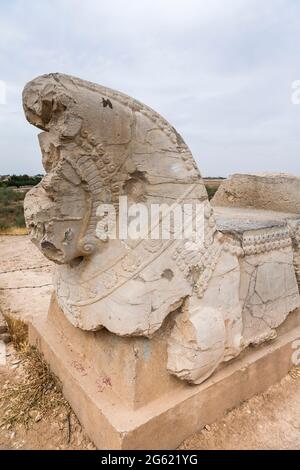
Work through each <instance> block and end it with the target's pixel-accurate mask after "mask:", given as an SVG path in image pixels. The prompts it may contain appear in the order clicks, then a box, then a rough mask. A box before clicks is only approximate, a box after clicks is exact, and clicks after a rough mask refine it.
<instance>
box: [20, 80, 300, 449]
mask: <svg viewBox="0 0 300 470" xmlns="http://www.w3.org/2000/svg"><path fill="white" fill-rule="evenodd" d="M23 100H24V110H25V114H26V117H27V119H28V120H29V122H30V123H32V124H34V125H35V126H37V127H39V128H41V129H42V130H43V132H42V133H41V134H40V135H39V142H40V146H41V150H42V154H43V164H44V167H45V170H46V172H47V174H46V176H45V177H44V178H43V180H42V181H41V183H40V184H39V185H38V186H36V187H35V188H34V189H33V190H32V191H30V192H29V193H28V194H27V195H26V200H25V216H26V220H27V225H28V227H29V229H30V236H31V239H32V241H33V242H34V243H35V245H36V246H37V247H38V248H39V249H40V250H41V252H42V253H43V254H44V255H45V256H46V257H47V258H48V259H50V260H51V261H54V262H55V263H56V274H55V296H54V298H53V299H52V303H51V306H50V310H49V315H48V318H47V319H45V318H41V319H40V320H39V319H36V320H35V321H34V322H33V326H32V328H31V338H32V341H33V342H35V343H36V344H38V346H39V347H40V348H41V349H42V350H43V352H44V354H45V357H46V358H47V360H48V361H49V362H50V363H51V366H52V367H53V368H54V369H55V372H56V373H57V375H58V376H59V377H60V378H61V380H62V381H63V382H64V381H66V380H68V381H71V382H72V383H73V382H74V383H76V381H77V380H78V379H80V380H82V381H83V382H84V383H85V385H84V384H81V385H78V384H77V385H76V390H77V391H78V394H79V395H78V397H72V393H71V392H72V388H71V389H70V388H69V387H66V388H65V393H66V395H67V397H68V399H69V400H70V402H71V404H72V405H73V407H74V408H75V410H76V412H77V414H78V415H79V417H80V419H82V420H83V422H85V423H87V425H88V428H89V431H88V432H89V434H90V435H91V434H92V429H93V426H97V423H96V421H95V416H98V415H99V416H98V417H99V419H100V421H101V423H102V424H103V425H104V428H105V426H108V428H107V435H110V436H111V439H112V441H111V442H113V443H114V445H115V446H116V447H118V446H121V447H122V446H124V447H126V446H128V447H130V446H131V447H133V446H134V444H133V441H131V440H130V443H129V441H128V442H127V444H124V441H126V439H127V437H126V433H127V432H128V433H129V434H128V435H130V439H134V436H135V438H136V439H137V437H136V431H137V429H138V428H139V426H140V427H141V428H143V426H144V425H145V426H146V429H148V431H147V430H146V431H145V433H144V434H143V435H144V436H147V435H148V436H150V435H151V436H152V434H151V433H153V432H156V430H157V425H158V423H159V424H160V426H161V425H162V422H163V423H164V424H165V429H168V430H170V426H173V424H174V423H173V421H174V420H173V419H169V418H170V413H172V407H171V405H170V401H168V400H170V397H171V396H172V397H174V400H175V402H176V400H179V402H177V404H178V410H179V411H178V420H179V421H180V425H181V424H182V419H183V416H184V414H185V413H186V412H187V409H188V408H187V403H188V401H189V398H188V397H190V393H192V394H193V392H191V391H190V387H189V385H188V384H194V386H195V385H199V384H201V383H202V382H204V381H205V380H207V379H209V377H210V376H211V375H212V374H213V373H215V374H218V373H220V372H221V371H222V370H225V369H226V367H228V368H229V367H230V366H231V364H232V363H231V362H230V364H228V365H226V363H228V362H229V361H231V360H233V359H234V358H236V359H235V361H238V360H239V359H238V358H237V356H241V358H243V357H244V356H245V355H247V354H248V353H249V351H248V349H247V348H248V346H250V345H252V346H253V345H254V346H260V347H262V346H261V345H262V344H263V343H264V342H267V341H270V340H273V341H277V339H276V338H277V336H278V334H279V332H282V330H283V329H284V328H285V325H287V324H288V325H290V329H289V330H288V332H289V335H288V338H287V337H286V339H281V340H278V342H277V343H276V344H277V345H280V346H278V348H279V349H278V351H280V352H278V354H279V356H280V357H281V354H283V356H284V357H285V354H287V351H290V346H288V345H289V344H290V341H291V339H292V338H293V337H294V331H293V326H295V327H296V326H298V323H297V321H296V323H295V324H293V321H292V320H291V321H290V318H294V317H295V315H296V313H295V311H296V309H297V308H298V307H299V306H300V296H299V287H298V284H299V273H300V268H299V266H300V262H299V259H300V256H299V253H300V250H299V246H300V235H299V234H300V228H299V227H300V198H299V191H298V189H299V188H298V185H299V181H300V179H299V178H296V177H288V176H287V175H279V176H275V175H272V176H266V175H264V176H257V175H256V176H251V175H245V176H243V175H242V176H241V175H235V176H234V177H232V178H231V179H230V180H229V181H225V182H224V183H223V185H221V187H220V188H219V190H218V192H217V194H216V196H215V198H214V201H213V205H212V206H211V204H210V203H209V201H208V198H207V193H206V190H205V187H204V184H203V181H202V178H201V176H200V173H199V171H198V169H197V166H196V164H195V162H194V160H193V157H192V155H191V152H190V151H189V149H188V147H187V146H186V144H185V143H184V141H183V140H182V138H181V137H180V136H179V135H178V133H177V132H176V130H175V129H174V128H173V127H172V126H171V125H170V124H168V123H167V122H166V121H165V120H164V119H163V118H162V117H161V116H159V115H158V114H157V113H156V112H155V111H153V110H151V109H150V108H148V107H147V106H145V105H143V104H141V103H139V102H137V101H136V100H134V99H132V98H129V97H127V96H125V95H123V94H122V93H119V92H116V91H113V90H110V89H108V88H105V87H102V86H100V85H95V84H92V83H89V82H86V81H83V80H80V79H78V78H74V77H69V76H66V75H61V74H50V75H44V76H41V77H38V78H37V79H35V80H33V81H32V82H30V83H29V84H28V85H27V86H26V87H25V89H24V94H23ZM124 196H126V197H127V198H128V201H129V203H140V204H143V205H144V206H145V207H146V208H147V209H148V208H150V207H152V205H153V204H166V205H167V207H168V208H171V209H172V208H173V207H174V204H175V203H176V204H179V205H180V204H181V205H183V204H198V205H199V206H201V208H202V210H203V238H201V239H200V238H197V236H196V233H195V227H194V228H191V233H190V236H189V237H188V238H184V239H173V238H170V239H164V238H162V237H157V238H155V239H153V238H151V237H150V236H148V235H149V233H148V232H147V231H145V233H144V236H142V237H140V239H138V240H132V239H129V238H126V237H125V238H122V237H121V236H117V237H113V236H112V233H111V232H110V231H109V230H106V231H103V230H102V229H103V228H105V227H108V226H109V225H110V224H111V220H110V216H109V215H107V214H103V213H100V212H99V206H100V205H103V204H111V205H113V207H114V208H115V213H116V217H117V222H118V220H119V218H120V212H121V204H122V202H121V201H122V200H123V199H120V197H121V198H122V197H124ZM193 223H194V221H193V219H191V223H190V226H191V227H192V226H193ZM100 229H101V230H100ZM173 230H175V225H174V227H173ZM118 235H120V234H118ZM297 280H298V282H297ZM292 312H293V313H292ZM290 314H291V315H292V316H293V315H294V317H291V315H290ZM296 317H297V318H298V316H297V315H296ZM47 331H49V337H48V338H47ZM275 349H276V347H275ZM261 351H262V350H261ZM264 351H269V352H271V351H273V352H274V350H273V349H272V348H271V347H270V348H269V349H268V346H266V349H265V350H264ZM273 352H272V354H273ZM264 354H265V353H263V352H262V353H261V356H259V355H258V356H255V357H256V359H254V362H255V361H256V360H260V359H261V358H264ZM266 354H267V352H266ZM276 354H277V353H276ZM276 354H275V356H276ZM275 356H274V357H275ZM259 358H260V359H259ZM235 361H233V363H235ZM56 362H57V364H56ZM236 364H238V363H236ZM284 364H285V365H284V367H283V369H282V370H285V371H286V370H288V366H290V359H288V358H287V357H285V359H284ZM224 368H225V369H224ZM260 370H261V369H260ZM77 376H78V377H77ZM271 376H272V378H271V379H270V381H269V382H270V383H272V381H273V380H274V377H275V376H276V374H275V375H274V374H271ZM76 377H77V378H76ZM178 379H181V380H178ZM258 382H259V380H258V377H257V380H256V379H255V381H254V382H253V383H252V384H250V385H249V387H250V389H249V393H250V396H251V393H252V392H253V393H257V392H258V390H259V386H258ZM267 382H268V381H267ZM267 382H263V383H267ZM269 382H268V383H269ZM97 387H98V388H97ZM221 387H222V386H221ZM99 389H100V392H99ZM229 389H230V387H229ZM97 390H98V392H97ZM201 390H202V389H201ZM251 391H252V392H251ZM95 393H96V395H95ZM97 393H101V398H100V396H98V395H97ZM194 393H195V394H196V395H197V393H198V392H194ZM199 393H200V395H199V397H200V398H199V400H200V401H201V400H202V399H203V397H204V396H207V395H206V394H205V393H204V395H203V394H202V391H199ZM79 396H80V397H81V398H82V399H83V400H84V403H85V405H86V406H87V407H90V409H89V412H88V413H86V412H85V411H84V410H82V407H81V405H80V403H79V401H78V400H79ZM94 396H97V399H95V400H96V401H95V402H93V403H90V400H91V399H92V397H94ZM197 396H198V395H197ZM238 396H239V397H241V399H242V398H243V399H245V396H248V395H247V393H241V394H240V395H238ZM115 397H117V398H116V400H117V401H115ZM166 397H168V400H167V403H166V402H165V400H166ZM197 400H198V398H197V399H196V400H195V403H196V402H197ZM229 401H230V400H229ZM237 402H238V399H237V400H236V401H235V403H237ZM155 403H156V405H157V408H156V405H155ZM114 406H116V408H115V409H118V412H120V413H121V414H122V413H123V414H122V416H121V418H120V419H121V421H120V422H117V421H116V419H115V418H114V416H113V414H114V413H113V412H111V410H112V408H111V407H114ZM148 406H149V409H148V411H147V412H146V411H145V410H146V408H147V407H148ZM176 406H177V405H176ZM203 406H205V403H204V404H203ZM97 407H98V408H97ZM123 407H125V408H124V409H123ZM143 407H145V410H144V411H143V410H142V409H143ZM175 408H176V407H175ZM225 408H226V406H225ZM225 408H224V407H223V405H222V406H221V405H220V409H222V410H224V409H225ZM95 410H98V411H97V412H96V411H95ZM122 410H123V411H122ZM130 410H131V412H133V410H136V411H137V410H140V411H139V412H138V411H137V414H135V415H134V416H133V415H132V422H131V425H132V427H131V428H130V431H129V430H128V428H127V427H126V426H127V424H126V423H128V419H129V416H131V415H130ZM149 410H152V411H151V412H150V411H149ZM99 413H100V414H99ZM145 413H146V414H145ZM147 413H148V414H147ZM152 413H153V414H152ZM160 413H161V414H160ZM193 413H194V410H193ZM93 415H95V416H94V417H93ZM108 415H109V416H108ZM167 415H168V418H166V416H167ZM104 416H105V418H104ZM154 416H164V418H162V420H163V421H162V422H161V421H160V420H158V421H156V420H154ZM203 416H204V418H203ZM164 419H165V421H164ZM202 419H206V418H205V413H204V414H203V410H202V409H201V412H200V411H199V413H198V414H196V415H195V418H193V420H192V422H191V423H192V424H191V426H187V427H186V430H188V429H189V430H190V429H191V430H192V431H193V430H195V429H198V428H199V427H201V423H202V421H201V420H202ZM153 420H154V421H155V423H156V424H155V426H154V427H153V428H152V427H151V424H150V423H152V422H153ZM202 424H203V423H202ZM129 427H130V426H129ZM149 430H150V431H149ZM151 430H152V431H151ZM125 431H126V432H125ZM143 432H144V431H143ZM149 433H150V434H149ZM102 434H103V433H102ZM102 434H101V432H99V434H98V437H97V445H99V446H100V445H101V442H102V443H104V444H103V445H105V446H107V445H108V444H107V438H106V437H105V435H104V434H105V433H104V434H103V435H102ZM183 434H184V433H183ZM183 434H182V435H183ZM184 437H186V436H184ZM149 439H150V438H149ZM151 439H152V437H151ZM151 439H150V441H151ZM171 441H172V443H174V442H175V441H174V440H170V441H164V442H171ZM143 442H144V441H143ZM151 442H152V441H151ZM153 442H154V441H153ZM172 445H173V444H172Z"/></svg>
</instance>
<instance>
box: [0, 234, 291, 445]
mask: <svg viewBox="0 0 300 470" xmlns="http://www.w3.org/2000/svg"><path fill="white" fill-rule="evenodd" d="M51 279H52V265H51V263H49V262H47V261H46V260H45V259H44V258H43V257H42V256H41V255H40V253H39V252H38V250H37V249H36V248H35V247H34V246H33V245H32V244H31V243H30V242H29V240H28V238H27V236H0V309H1V310H2V311H3V312H4V313H9V314H10V315H13V316H15V317H17V318H22V319H23V320H25V321H28V320H29V319H30V318H31V317H32V316H35V315H38V314H39V312H41V311H42V309H47V306H48V302H49V298H50V294H51ZM23 380H24V370H23V366H22V358H21V357H19V355H18V353H17V352H16V351H15V349H14V347H13V346H12V344H8V345H7V349H6V365H4V366H0V395H1V394H3V393H5V390H6V389H7V387H9V386H10V384H11V383H16V382H22V381H23ZM4 416H5V409H4V407H2V409H0V423H1V421H2V419H3V417H4ZM174 432H175V430H174ZM0 449H91V450H92V449H94V446H93V444H92V443H91V442H90V440H89V439H88V438H87V437H85V435H84V432H83V431H82V429H81V426H80V424H79V423H78V421H77V420H76V417H75V415H74V414H73V413H71V414H66V413H65V412H64V411H63V410H60V409H59V408H57V409H55V410H54V411H53V413H51V414H50V415H47V416H38V415H37V416H34V417H33V420H32V422H31V424H29V426H28V429H26V428H25V426H23V425H13V426H10V425H7V426H4V428H2V429H0ZM180 449H193V450H202V449H298V450H300V372H299V371H298V370H294V371H292V372H291V374H289V375H288V376H287V377H285V378H284V379H283V380H282V381H281V382H280V383H279V384H277V385H274V386H273V387H271V388H270V389H269V390H268V391H267V392H265V393H264V394H262V395H258V396H255V397H253V398H252V399H250V400H248V401H247V402H245V403H243V404H242V405H240V406H239V407H238V408H236V409H234V410H232V411H230V412H229V413H227V415H226V416H225V417H224V418H223V419H222V420H220V421H218V422H216V423H214V424H212V425H211V426H206V428H205V429H203V430H202V431H201V432H199V433H197V434H194V435H193V436H191V437H190V438H188V439H187V440H186V441H185V442H183V443H182V445H181V446H180Z"/></svg>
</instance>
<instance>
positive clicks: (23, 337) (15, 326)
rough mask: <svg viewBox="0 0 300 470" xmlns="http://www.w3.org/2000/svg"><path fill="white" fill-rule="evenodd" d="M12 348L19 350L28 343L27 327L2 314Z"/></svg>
mask: <svg viewBox="0 0 300 470" xmlns="http://www.w3.org/2000/svg"><path fill="white" fill-rule="evenodd" d="M3 317H4V319H5V321H6V323H7V326H8V331H9V333H10V336H11V339H12V342H13V345H14V347H15V348H16V349H17V350H21V349H22V347H23V345H24V344H26V343H27V341H28V326H27V325H26V323H24V322H23V321H21V320H19V319H17V318H13V317H11V316H10V315H6V314H4V313H3Z"/></svg>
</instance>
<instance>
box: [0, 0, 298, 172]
mask: <svg viewBox="0 0 300 470" xmlns="http://www.w3.org/2000/svg"><path fill="white" fill-rule="evenodd" d="M299 44H300V2H299V0H263V1H262V0H209V1H208V0H205V1H204V0H203V1H202V0H130V1H129V0H43V1H37V0H0V80H2V81H3V82H5V84H6V104H0V124H1V125H0V174H8V173H16V174H21V173H28V174H35V173H39V172H41V171H42V166H41V163H40V160H41V158H40V152H39V147H38V142H37V139H36V135H37V132H38V131H37V130H36V129H34V128H33V127H31V126H30V125H29V124H28V123H27V122H26V121H25V118H24V115H23V111H22V104H21V92H22V88H23V86H24V85H25V83H26V82H27V81H29V80H30V79H32V78H34V77H35V76H37V75H40V74H43V73H49V72H64V73H68V74H71V75H75V76H79V77H81V78H84V79H87V80H90V81H94V82H97V83H100V84H102V85H107V86H109V87H111V88H115V89H118V90H120V91H123V92H125V93H127V94H129V95H131V96H133V97H135V98H137V99H139V100H140V101H143V102H144V103H146V104H148V105H149V106H151V107H152V108H154V109H155V110H157V111H158V112H160V113H161V114H162V115H163V116H164V117H165V118H166V119H168V120H169V122H170V123H171V124H172V125H174V126H175V127H176V128H177V129H178V131H179V132H180V133H181V134H182V136H183V138H184V139H185V141H186V143H187V144H188V145H189V146H190V148H191V150H192V152H193V154H194V156H195V158H196V160H197V162H198V164H199V167H200V170H201V172H202V174H203V175H205V176H217V175H222V176H226V175H228V174H232V173H235V172H262V171H281V172H282V171H283V172H290V173H295V174H298V175H300V158H299V157H300V105H298V106H297V105H295V104H292V101H291V93H292V88H291V87H292V83H293V82H294V81H295V80H300V49H299ZM0 95H1V94H0Z"/></svg>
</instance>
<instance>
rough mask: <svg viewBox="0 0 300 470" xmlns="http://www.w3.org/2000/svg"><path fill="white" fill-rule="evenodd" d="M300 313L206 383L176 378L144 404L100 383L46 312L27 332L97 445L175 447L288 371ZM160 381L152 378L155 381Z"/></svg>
mask: <svg viewBox="0 0 300 470" xmlns="http://www.w3.org/2000/svg"><path fill="white" fill-rule="evenodd" d="M299 317H300V315H299V311H296V312H294V313H293V314H291V315H290V317H289V319H288V321H287V323H286V324H285V325H283V327H282V328H281V331H280V335H279V336H278V338H277V339H276V340H273V341H272V342H270V343H268V344H265V345H264V346H260V347H257V348H249V349H248V350H247V351H245V352H244V353H243V354H242V356H240V357H239V358H238V359H235V360H234V361H232V362H230V363H227V364H226V365H225V366H223V367H222V368H221V369H220V370H219V371H217V372H216V373H215V374H214V375H213V377H212V378H210V379H209V380H207V381H206V382H205V383H203V384H201V385H198V386H195V385H187V384H181V382H179V381H178V382H179V383H180V385H182V386H180V387H178V388H176V387H175V388H174V390H170V391H169V392H168V393H163V394H162V395H161V396H160V397H158V398H156V399H154V400H151V401H149V402H148V403H147V404H145V405H143V406H140V407H134V406H132V405H131V404H129V403H127V402H126V400H124V399H123V398H124V397H123V398H122V397H121V398H120V397H119V396H118V395H117V394H115V393H114V392H113V390H112V388H111V384H110V383H109V382H106V383H105V381H104V382H101V383H99V378H98V376H97V374H96V373H95V371H94V369H93V368H92V367H91V368H86V367H82V366H81V364H82V361H83V359H84V358H83V356H82V354H79V353H78V350H77V349H76V344H74V348H72V347H70V342H68V341H71V340H72V338H70V337H69V338H66V334H68V333H67V332H64V335H65V337H64V340H63V341H62V340H61V338H60V337H59V335H58V334H57V329H56V328H55V325H54V323H53V322H51V321H49V318H47V317H46V316H40V317H39V318H36V319H34V322H33V323H32V324H31V325H30V328H29V338H30V342H31V344H34V345H36V346H37V347H38V348H39V350H40V351H41V352H42V353H43V355H44V357H45V360H46V361H47V362H48V363H49V364H50V367H51V369H52V371H53V372H54V373H55V374H56V375H57V376H58V377H59V379H60V380H61V382H62V385H63V393H64V395H65V397H66V399H67V400H68V401H69V403H70V405H71V406H72V408H73V410H74V412H75V413H76V415H77V417H78V419H79V421H80V422H81V424H82V426H83V428H84V430H85V432H86V433H87V435H88V436H89V437H90V439H91V440H92V441H93V442H94V443H95V445H96V446H97V447H98V448H99V449H120V450H121V449H124V450H125V449H130V450H132V449H175V448H176V447H177V446H178V445H179V444H180V443H181V442H182V441H183V440H184V439H185V438H187V437H189V436H190V435H191V434H193V433H194V432H196V431H199V430H201V429H202V428H203V427H204V426H205V425H206V424H211V423H213V422H215V421H216V420H217V419H219V418H221V417H222V416H223V415H224V413H225V412H226V411H228V410H230V409H232V408H234V407H236V406H238V405H239V404H240V403H241V402H243V401H244V400H247V399H249V398H250V397H252V396H253V395H255V394H258V393H262V392H263V391H265V390H266V389H267V388H268V387H270V386H271V385H272V384H274V383H276V382H278V381H280V380H281V378H283V377H284V376H285V375H286V374H287V373H288V371H289V370H290V369H291V367H292V365H293V364H292V355H293V352H294V349H293V342H294V341H295V340H297V339H299V338H300V326H299ZM89 334H93V333H91V332H90V333H89ZM77 339H78V338H77ZM120 341H121V338H120ZM114 347H115V348H118V344H117V342H116V340H115V339H114ZM122 367H123V366H122ZM122 373H123V370H122V368H121V366H120V374H122ZM174 380H176V381H177V379H174ZM157 385H158V384H156V383H155V381H154V382H153V387H157ZM148 386H149V384H148Z"/></svg>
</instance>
